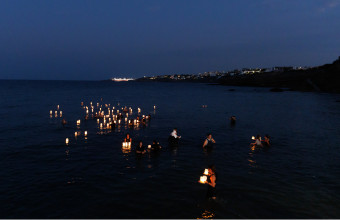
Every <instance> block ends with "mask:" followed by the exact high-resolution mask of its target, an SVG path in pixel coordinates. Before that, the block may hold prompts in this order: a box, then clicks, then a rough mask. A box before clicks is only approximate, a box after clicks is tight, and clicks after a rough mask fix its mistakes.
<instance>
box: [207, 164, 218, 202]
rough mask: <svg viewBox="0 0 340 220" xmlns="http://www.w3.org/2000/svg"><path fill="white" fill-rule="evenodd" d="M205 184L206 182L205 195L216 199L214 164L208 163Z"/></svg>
mask: <svg viewBox="0 0 340 220" xmlns="http://www.w3.org/2000/svg"><path fill="white" fill-rule="evenodd" d="M206 184H208V191H207V195H206V197H207V198H208V199H210V198H211V199H216V168H215V166H214V165H210V166H209V167H208V178H207V181H206Z"/></svg>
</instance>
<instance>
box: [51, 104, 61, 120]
mask: <svg viewBox="0 0 340 220" xmlns="http://www.w3.org/2000/svg"><path fill="white" fill-rule="evenodd" d="M57 110H59V105H57ZM59 114H60V117H63V111H59ZM52 115H53V110H50V117H51V118H52ZM54 117H56V118H57V117H58V111H54Z"/></svg>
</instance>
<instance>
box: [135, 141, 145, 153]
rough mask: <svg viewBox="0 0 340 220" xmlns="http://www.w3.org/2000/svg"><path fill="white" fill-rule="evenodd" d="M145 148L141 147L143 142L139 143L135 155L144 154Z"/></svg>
mask: <svg viewBox="0 0 340 220" xmlns="http://www.w3.org/2000/svg"><path fill="white" fill-rule="evenodd" d="M145 152H146V150H145V146H143V141H139V144H138V146H137V147H136V153H137V154H145Z"/></svg>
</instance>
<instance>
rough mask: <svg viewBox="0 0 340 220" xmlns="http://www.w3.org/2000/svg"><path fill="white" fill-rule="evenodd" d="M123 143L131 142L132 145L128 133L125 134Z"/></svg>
mask: <svg viewBox="0 0 340 220" xmlns="http://www.w3.org/2000/svg"><path fill="white" fill-rule="evenodd" d="M124 142H131V143H132V138H130V134H129V133H127V134H126V137H125V139H124Z"/></svg>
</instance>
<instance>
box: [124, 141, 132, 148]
mask: <svg viewBox="0 0 340 220" xmlns="http://www.w3.org/2000/svg"><path fill="white" fill-rule="evenodd" d="M122 147H123V149H131V142H123V143H122Z"/></svg>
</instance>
